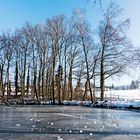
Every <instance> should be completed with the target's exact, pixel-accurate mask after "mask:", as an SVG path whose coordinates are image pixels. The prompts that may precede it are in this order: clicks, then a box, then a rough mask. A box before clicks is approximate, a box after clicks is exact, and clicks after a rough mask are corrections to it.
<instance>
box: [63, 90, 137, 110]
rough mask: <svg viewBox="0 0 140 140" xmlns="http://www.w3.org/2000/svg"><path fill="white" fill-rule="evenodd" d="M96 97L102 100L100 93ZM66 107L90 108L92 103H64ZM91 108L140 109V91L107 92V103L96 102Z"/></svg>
mask: <svg viewBox="0 0 140 140" xmlns="http://www.w3.org/2000/svg"><path fill="white" fill-rule="evenodd" d="M96 97H97V98H100V92H97V93H96ZM63 103H64V104H65V105H83V106H90V105H91V102H90V101H83V102H82V101H75V100H73V101H64V102H63ZM91 106H94V107H101V106H103V107H107V108H111V107H115V108H123V109H124V108H129V109H136V108H140V89H137V90H110V91H105V101H96V103H93V104H92V105H91Z"/></svg>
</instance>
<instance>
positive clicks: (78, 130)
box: [0, 105, 140, 140]
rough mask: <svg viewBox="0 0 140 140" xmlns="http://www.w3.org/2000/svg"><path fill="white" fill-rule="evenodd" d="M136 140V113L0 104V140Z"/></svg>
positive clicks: (139, 133) (139, 130) (139, 123)
mask: <svg viewBox="0 0 140 140" xmlns="http://www.w3.org/2000/svg"><path fill="white" fill-rule="evenodd" d="M8 139H9V140H19V139H20V140H46V139H47V140H53V139H54V140H67V139H69V140H75V139H76V140H88V139H91V140H93V139H95V140H96V139H97V140H113V139H115V140H117V139H118V140H125V139H127V140H133V139H134V140H139V139H140V113H138V112H131V111H121V110H109V109H98V108H87V107H79V106H76V107H72V106H51V105H48V106H8V107H7V106H0V140H8Z"/></svg>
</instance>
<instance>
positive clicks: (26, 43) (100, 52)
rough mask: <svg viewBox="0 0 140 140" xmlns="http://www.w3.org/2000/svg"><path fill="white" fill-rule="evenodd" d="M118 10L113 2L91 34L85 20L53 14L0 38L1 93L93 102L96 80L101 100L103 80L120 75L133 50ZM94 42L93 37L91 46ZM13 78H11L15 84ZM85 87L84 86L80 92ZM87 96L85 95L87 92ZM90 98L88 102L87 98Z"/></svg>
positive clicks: (126, 24) (125, 22) (59, 100)
mask: <svg viewBox="0 0 140 140" xmlns="http://www.w3.org/2000/svg"><path fill="white" fill-rule="evenodd" d="M121 11H122V10H121V9H120V8H119V6H117V5H115V4H111V5H110V6H109V8H108V9H107V11H106V13H105V14H104V15H103V19H102V21H101V22H100V24H99V27H98V29H97V30H98V32H97V34H98V36H97V34H96V35H95V34H93V33H92V32H91V29H90V26H89V25H88V23H87V22H86V20H84V19H81V18H80V17H79V16H77V15H74V16H73V17H72V18H71V19H67V18H65V16H63V15H61V16H55V17H52V18H50V19H47V21H46V23H45V24H44V25H40V24H37V25H31V24H29V23H27V24H26V25H25V26H24V27H23V28H21V29H17V30H16V31H15V33H10V32H9V31H8V32H3V33H2V34H1V35H0V79H1V80H0V93H1V95H2V96H4V95H5V93H7V96H6V97H7V100H8V99H9V98H10V95H11V82H12V81H15V82H14V87H15V96H16V97H18V93H19V92H20V93H21V95H20V97H21V100H24V97H26V96H28V95H29V93H31V94H32V95H33V96H34V97H35V98H36V99H37V100H40V99H48V100H51V101H52V102H53V103H55V101H56V100H58V102H59V103H61V101H62V100H65V99H67V100H73V99H81V100H85V99H87V98H88V99H90V100H91V102H93V101H94V100H96V97H95V85H96V81H98V80H99V81H100V89H101V97H100V99H101V100H104V87H105V80H106V79H107V78H110V77H112V76H113V75H116V74H118V73H121V72H124V70H125V68H126V66H127V65H128V63H129V60H130V59H128V53H127V52H128V49H129V48H130V47H131V46H130V43H129V41H128V40H127V37H126V34H125V31H126V29H127V28H128V27H129V24H130V23H129V20H125V21H118V18H119V15H120V14H121ZM93 38H97V39H96V42H97V43H95V42H94V39H93ZM13 79H14V80H13ZM81 83H84V85H85V88H81ZM88 93H89V94H88ZM89 97H90V98H89Z"/></svg>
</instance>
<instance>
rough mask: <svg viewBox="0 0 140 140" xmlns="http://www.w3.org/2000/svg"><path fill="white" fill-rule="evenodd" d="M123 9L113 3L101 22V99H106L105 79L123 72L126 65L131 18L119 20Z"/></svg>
mask: <svg viewBox="0 0 140 140" xmlns="http://www.w3.org/2000/svg"><path fill="white" fill-rule="evenodd" d="M121 11H122V9H120V8H119V6H118V5H116V4H114V3H111V4H110V5H109V7H108V9H107V11H106V13H105V14H104V18H103V20H102V21H101V23H100V27H99V37H100V41H101V52H100V88H101V97H100V100H104V88H105V79H107V78H109V77H111V76H113V75H116V74H118V73H121V72H122V71H124V69H125V67H126V64H127V63H126V62H127V61H126V54H127V48H128V40H127V38H126V34H125V31H126V29H127V28H128V27H129V24H130V21H129V19H127V20H125V21H123V22H121V21H118V18H119V15H120V14H121Z"/></svg>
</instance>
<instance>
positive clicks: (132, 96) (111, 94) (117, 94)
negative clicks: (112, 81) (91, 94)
mask: <svg viewBox="0 0 140 140" xmlns="http://www.w3.org/2000/svg"><path fill="white" fill-rule="evenodd" d="M96 97H100V92H97V94H96ZM105 98H110V99H125V100H135V101H136V100H140V89H136V90H110V91H105Z"/></svg>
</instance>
